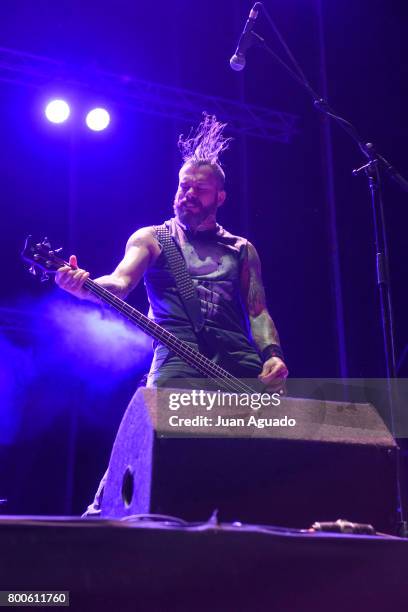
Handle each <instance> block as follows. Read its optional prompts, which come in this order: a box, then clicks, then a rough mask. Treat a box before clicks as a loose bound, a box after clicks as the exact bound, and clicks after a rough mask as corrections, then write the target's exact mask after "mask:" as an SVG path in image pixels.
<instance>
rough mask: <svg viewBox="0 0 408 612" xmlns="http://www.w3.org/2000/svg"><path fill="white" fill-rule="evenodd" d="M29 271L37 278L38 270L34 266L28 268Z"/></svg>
mask: <svg viewBox="0 0 408 612" xmlns="http://www.w3.org/2000/svg"><path fill="white" fill-rule="evenodd" d="M28 271H29V272H30V274H33V276H37V270H36V268H35V266H34V265H32V266H30V267H29V268H28Z"/></svg>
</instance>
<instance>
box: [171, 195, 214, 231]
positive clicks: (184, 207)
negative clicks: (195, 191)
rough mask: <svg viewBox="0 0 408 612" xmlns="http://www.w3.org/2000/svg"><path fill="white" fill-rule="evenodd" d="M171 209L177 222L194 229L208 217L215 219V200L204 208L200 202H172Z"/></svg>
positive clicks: (182, 200)
mask: <svg viewBox="0 0 408 612" xmlns="http://www.w3.org/2000/svg"><path fill="white" fill-rule="evenodd" d="M173 209H174V214H175V215H176V217H177V219H178V220H179V221H181V222H182V223H183V224H184V225H186V226H187V227H192V228H196V227H198V226H199V225H201V224H202V223H204V222H205V221H206V219H208V218H209V217H211V218H214V219H215V213H216V210H217V200H216V199H214V202H213V204H212V205H211V206H206V207H205V208H204V206H203V205H202V203H201V202H200V200H193V201H191V200H184V199H181V200H180V201H177V200H174V204H173Z"/></svg>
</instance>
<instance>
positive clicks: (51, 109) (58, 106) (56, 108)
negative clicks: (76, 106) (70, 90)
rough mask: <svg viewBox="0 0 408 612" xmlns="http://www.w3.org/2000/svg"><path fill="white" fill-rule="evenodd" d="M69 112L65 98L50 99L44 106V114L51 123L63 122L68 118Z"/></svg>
mask: <svg viewBox="0 0 408 612" xmlns="http://www.w3.org/2000/svg"><path fill="white" fill-rule="evenodd" d="M70 112H71V111H70V108H69V106H68V104H67V102H65V100H52V101H51V102H49V103H48V104H47V106H46V108H45V116H46V117H47V119H48V121H51V122H52V123H63V122H64V121H66V120H67V119H68V117H69V114H70Z"/></svg>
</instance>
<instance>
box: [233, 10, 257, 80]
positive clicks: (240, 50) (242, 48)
mask: <svg viewBox="0 0 408 612" xmlns="http://www.w3.org/2000/svg"><path fill="white" fill-rule="evenodd" d="M261 6H262V3H261V2H255V4H254V6H253V7H252V9H251V11H250V13H249V17H248V19H247V22H246V24H245V28H244V31H243V32H242V34H241V36H240V39H239V41H238V46H237V48H236V50H235V53H234V55H233V56H232V57H231V59H230V66H231V68H232V69H233V70H236V71H237V72H239V71H240V70H243V69H244V68H245V64H246V59H245V53H246V52H247V51H248V49H249V48H250V46H251V45H252V43H253V38H252V36H251V32H252V30H253V29H254V25H255V20H256V18H257V17H258V13H259V9H260V8H261Z"/></svg>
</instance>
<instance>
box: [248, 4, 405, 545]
mask: <svg viewBox="0 0 408 612" xmlns="http://www.w3.org/2000/svg"><path fill="white" fill-rule="evenodd" d="M259 4H260V5H261V6H262V8H263V11H264V13H265V15H266V17H267V19H268V21H269V23H270V25H271V27H272V29H273V30H274V32H275V34H276V36H277V37H278V39H279V41H280V43H281V44H282V46H283V48H284V49H285V51H286V53H287V55H288V57H289V58H290V60H291V62H292V64H293V67H294V69H292V67H291V66H289V65H288V64H287V63H286V62H285V61H284V60H283V59H282V58H281V57H280V56H279V55H278V54H277V53H275V52H274V51H273V50H272V49H271V47H269V45H268V44H267V43H266V42H265V40H264V39H263V38H262V37H261V36H259V34H257V33H256V32H254V31H253V30H252V31H251V32H250V36H251V37H252V41H253V45H256V46H258V47H261V48H262V49H264V50H265V51H266V52H267V53H268V54H269V55H271V56H272V57H273V59H274V60H275V61H276V62H278V63H279V64H280V65H281V66H282V67H283V68H284V69H285V70H286V72H288V73H289V74H290V76H291V77H292V78H293V79H294V80H295V81H297V82H298V83H299V84H300V85H301V86H302V87H303V89H305V90H306V91H307V93H308V94H309V95H310V96H311V98H312V99H313V105H314V107H315V108H316V109H317V110H318V111H320V112H322V113H323V114H325V115H326V116H327V117H330V118H331V119H333V120H334V121H335V122H336V123H337V124H338V125H340V127H341V128H342V129H343V130H344V131H345V132H346V133H347V134H348V135H349V136H350V137H351V138H352V140H354V142H355V143H356V144H357V145H358V147H359V149H360V151H361V152H362V153H363V155H364V156H365V157H366V159H367V162H366V163H365V164H364V165H362V166H361V167H359V168H356V169H354V170H353V175H354V176H358V175H360V174H362V173H364V174H365V175H366V177H367V179H368V186H369V191H370V194H371V205H372V212H373V219H374V239H375V249H376V269H377V286H378V290H379V294H380V306H381V323H382V330H383V342H384V354H385V365H386V375H387V383H388V386H387V394H388V404H389V410H390V421H391V429H392V434H393V436H394V438H395V437H396V435H395V422H394V409H395V404H396V401H397V400H396V397H395V394H394V392H393V388H392V379H395V378H396V377H397V365H396V357H395V342H394V325H393V310H392V302H391V288H390V277H389V263H388V247H387V235H386V228H385V220H384V199H383V191H382V180H381V179H382V174H383V173H384V172H385V173H386V174H388V176H390V177H391V179H392V180H393V181H394V182H396V183H397V184H398V185H399V186H400V188H401V189H402V190H403V191H405V192H406V193H408V181H407V180H406V179H405V178H404V177H403V176H401V174H399V172H397V170H396V169H395V168H394V167H393V166H392V165H391V164H390V163H389V162H388V161H387V160H386V159H385V158H384V157H383V156H382V155H381V154H380V153H378V151H376V149H375V147H374V145H373V144H372V143H371V142H364V141H363V140H362V138H361V137H360V135H359V133H358V131H357V129H356V128H355V127H354V125H352V124H351V123H350V122H349V121H347V120H346V119H344V118H343V117H341V116H339V115H338V114H337V113H336V112H335V111H334V110H333V109H332V108H331V107H330V105H329V104H328V102H327V100H325V99H324V98H322V97H321V96H319V95H318V94H317V93H316V92H315V91H314V89H313V88H312V86H311V85H310V83H309V81H308V79H307V78H306V76H305V75H304V73H303V71H302V69H301V68H300V66H299V64H298V63H297V61H296V59H295V58H294V56H293V54H292V53H291V51H290V49H289V47H288V45H287V44H286V42H285V40H284V39H283V37H282V35H281V34H280V32H279V30H278V28H277V27H276V25H275V23H274V22H273V20H272V18H271V16H270V15H269V13H268V11H267V9H266V8H265V6H264V5H263V3H261V2H260V3H259ZM397 489H398V493H397V494H398V498H399V500H398V501H399V508H398V515H399V519H400V522H399V534H400V535H401V536H403V537H407V536H408V523H407V521H406V520H405V513H404V509H403V504H402V495H401V474H400V465H399V459H397Z"/></svg>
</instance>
